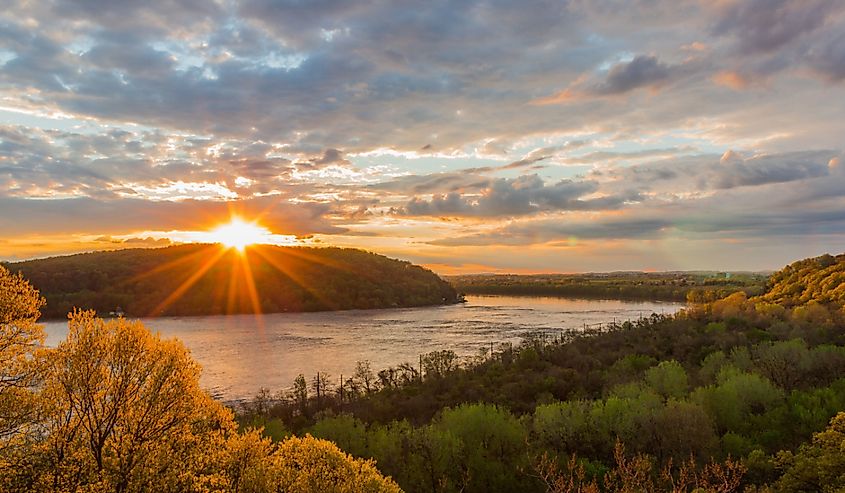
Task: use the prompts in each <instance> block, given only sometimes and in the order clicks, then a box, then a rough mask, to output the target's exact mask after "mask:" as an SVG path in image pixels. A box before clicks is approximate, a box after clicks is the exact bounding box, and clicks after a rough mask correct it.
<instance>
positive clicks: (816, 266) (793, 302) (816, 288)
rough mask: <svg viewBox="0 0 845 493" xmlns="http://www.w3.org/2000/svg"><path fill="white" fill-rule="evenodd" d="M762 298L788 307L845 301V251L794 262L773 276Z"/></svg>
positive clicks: (839, 303)
mask: <svg viewBox="0 0 845 493" xmlns="http://www.w3.org/2000/svg"><path fill="white" fill-rule="evenodd" d="M760 298H761V299H763V300H765V301H768V302H769V303H777V304H779V305H783V306H785V307H794V306H800V305H805V304H807V303H809V302H810V301H815V302H817V303H821V304H836V305H840V306H841V305H844V304H845V254H841V255H837V256H835V257H834V256H832V255H828V254H825V255H822V256H820V257H816V258H809V259H804V260H799V261H797V262H794V263H792V264H790V265H788V266H786V267H784V268H783V269H781V270H779V271H778V272H775V273H774V274H773V275H772V277H771V278H769V284H768V285H767V289H766V293H765V294H763V295H762V296H761V297H760Z"/></svg>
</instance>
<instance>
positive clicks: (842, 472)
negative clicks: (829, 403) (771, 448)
mask: <svg viewBox="0 0 845 493" xmlns="http://www.w3.org/2000/svg"><path fill="white" fill-rule="evenodd" d="M777 462H778V463H779V465H780V467H781V468H783V469H785V471H784V474H783V476H782V477H781V479H780V480H779V481H778V483H777V487H778V491H786V492H805V491H806V492H810V491H818V492H822V493H826V492H831V493H832V492H834V491H843V490H845V412H841V413H839V414H837V415H836V416H835V417H834V418H833V419H832V420H831V421H830V426H829V427H828V428H827V429H826V430H825V431H823V432H821V433H816V434H815V435H814V436H813V441H812V443H809V444H805V445H802V446H801V448H800V449H799V451H798V453H796V454H795V455H793V454H791V453H789V452H781V453H780V454H778V460H777Z"/></svg>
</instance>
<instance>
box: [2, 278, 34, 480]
mask: <svg viewBox="0 0 845 493" xmlns="http://www.w3.org/2000/svg"><path fill="white" fill-rule="evenodd" d="M3 293H8V295H5V296H4V295H3ZM43 304H44V299H43V298H41V296H40V295H39V294H38V291H36V290H35V289H34V288H33V287H32V286H31V285H30V284H29V283H28V282H27V281H26V280H24V279H23V277H21V276H20V275H12V274H11V273H9V271H8V270H6V269H4V268H3V267H2V266H0V453H2V452H3V450H4V449H6V448H9V447H13V446H15V445H18V444H20V443H21V440H23V439H25V436H23V435H25V434H26V432H27V431H28V430H27V429H28V428H29V426H28V422H29V420H30V418H31V415H32V413H33V412H34V411H35V409H34V403H35V401H34V396H33V394H32V392H31V391H30V387H31V386H32V385H33V384H34V383H35V382H36V377H37V373H36V367H35V365H34V364H33V361H32V359H33V354H34V353H33V351H34V348H35V346H36V345H37V344H39V343H40V342H41V340H42V339H43V333H42V331H41V327H39V326H38V325H36V324H35V321H36V320H37V319H38V316H39V311H38V310H39V308H41V306H42V305H43ZM2 462H3V459H2V457H0V465H2Z"/></svg>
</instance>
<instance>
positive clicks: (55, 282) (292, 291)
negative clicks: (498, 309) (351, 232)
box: [6, 245, 457, 318]
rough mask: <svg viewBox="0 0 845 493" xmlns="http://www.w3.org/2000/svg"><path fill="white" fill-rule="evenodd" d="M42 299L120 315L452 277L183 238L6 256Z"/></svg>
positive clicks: (333, 305)
mask: <svg viewBox="0 0 845 493" xmlns="http://www.w3.org/2000/svg"><path fill="white" fill-rule="evenodd" d="M6 266H7V267H8V268H9V270H11V271H12V272H17V271H20V272H22V273H23V275H24V276H25V277H26V278H27V279H29V280H30V281H31V282H32V283H33V285H35V286H36V287H37V288H38V289H39V290H41V293H42V294H43V295H44V297H45V298H46V299H47V306H46V307H45V309H44V310H43V314H44V317H46V318H62V317H65V316H66V315H67V313H68V311H70V310H72V309H73V308H74V307H78V308H84V309H87V308H93V309H95V310H97V311H98V312H100V313H103V314H108V312H110V311H115V310H116V308H117V307H120V308H121V309H122V310H123V311H124V312H125V313H126V315H127V316H131V317H141V316H161V315H213V314H226V313H253V312H256V311H260V312H262V313H273V312H284V311H320V310H342V309H356V308H390V307H409V306H423V305H436V304H444V303H453V302H455V301H457V294H456V293H455V290H454V289H452V287H451V286H449V284H447V283H446V282H445V281H443V280H442V279H440V278H439V277H438V276H437V275H436V274H434V273H433V272H431V271H429V270H427V269H424V268H422V267H419V266H416V265H412V264H410V263H408V262H404V261H399V260H394V259H390V258H387V257H384V256H382V255H376V254H373V253H369V252H365V251H362V250H354V249H341V248H305V247H277V246H269V245H261V246H253V247H250V248H248V249H247V250H246V252H245V253H244V254H241V253H238V251H236V250H232V249H228V250H226V249H222V248H221V247H220V246H219V245H180V246H173V247H168V248H161V249H132V250H119V251H112V252H95V253H85V254H79V255H71V256H64V257H52V258H46V259H39V260H30V261H25V262H17V263H11V264H6Z"/></svg>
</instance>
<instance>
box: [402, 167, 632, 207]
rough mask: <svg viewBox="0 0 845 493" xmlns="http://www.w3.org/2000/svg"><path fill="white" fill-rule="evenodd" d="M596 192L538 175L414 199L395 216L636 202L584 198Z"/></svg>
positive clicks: (588, 185) (583, 183)
mask: <svg viewBox="0 0 845 493" xmlns="http://www.w3.org/2000/svg"><path fill="white" fill-rule="evenodd" d="M597 189H598V184H597V183H596V182H592V181H587V180H580V181H575V180H561V181H559V182H557V183H555V184H552V185H546V184H545V183H544V182H543V180H542V179H541V178H540V177H539V176H537V175H523V176H520V177H518V178H514V179H509V178H501V179H496V180H493V181H491V182H490V184H489V186H488V187H487V188H485V189H483V190H482V191H481V193H480V194H478V195H471V196H462V195H461V194H459V193H457V192H452V193H448V194H445V195H441V196H434V197H433V198H431V199H430V200H426V199H421V198H418V197H414V198H412V199H411V200H410V201H408V203H406V204H405V206H404V207H402V208H401V209H399V210H398V214H399V215H405V216H475V217H508V216H522V215H528V214H534V213H537V212H542V211H561V210H600V209H615V208H618V207H620V206H621V205H622V204H624V203H625V202H626V201H633V200H637V199H638V196H637V195H636V194H630V195H628V196H602V197H593V198H588V197H586V196H587V195H590V194H592V193H593V192H595V191H596V190H597Z"/></svg>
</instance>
